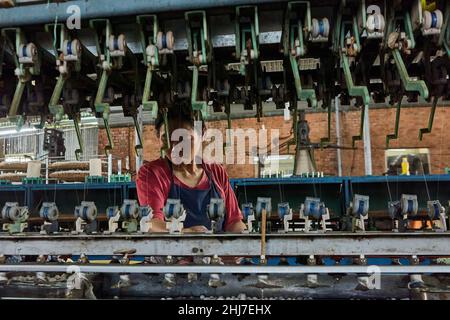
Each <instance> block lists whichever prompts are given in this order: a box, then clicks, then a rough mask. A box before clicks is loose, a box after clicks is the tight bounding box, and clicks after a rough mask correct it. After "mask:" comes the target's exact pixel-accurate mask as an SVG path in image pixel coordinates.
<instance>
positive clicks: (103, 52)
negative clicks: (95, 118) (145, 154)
mask: <svg viewBox="0 0 450 320" xmlns="http://www.w3.org/2000/svg"><path fill="white" fill-rule="evenodd" d="M89 24H90V27H91V28H92V29H94V30H95V31H96V33H95V42H96V46H97V54H98V57H99V59H100V63H102V75H101V78H100V83H99V86H98V90H97V94H96V96H95V101H94V107H95V111H96V112H97V113H100V114H101V115H102V118H103V123H104V125H105V129H106V135H107V138H108V145H106V146H105V153H106V155H109V153H110V152H111V150H112V148H113V147H114V143H113V141H112V136H111V129H110V127H109V114H110V105H109V103H107V102H104V101H103V99H104V97H105V92H106V87H107V84H108V78H109V75H110V73H111V69H112V68H113V63H112V60H111V55H110V52H109V47H108V42H109V39H110V36H111V34H112V26H111V22H110V21H109V20H108V19H93V20H90V21H89ZM100 28H102V29H101V30H102V31H103V32H104V36H105V41H104V42H105V43H103V48H102V43H101V41H100V37H99V33H98V31H99V29H100ZM102 58H103V59H102ZM119 59H121V58H119ZM119 65H121V60H120V62H119Z"/></svg>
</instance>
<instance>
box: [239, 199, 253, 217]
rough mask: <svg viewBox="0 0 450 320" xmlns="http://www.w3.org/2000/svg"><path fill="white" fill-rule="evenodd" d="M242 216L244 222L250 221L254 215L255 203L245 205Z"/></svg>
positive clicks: (243, 205)
mask: <svg viewBox="0 0 450 320" xmlns="http://www.w3.org/2000/svg"><path fill="white" fill-rule="evenodd" d="M241 211H242V215H243V216H244V220H248V217H249V216H251V215H253V214H254V211H253V203H251V202H249V203H243V204H242V207H241Z"/></svg>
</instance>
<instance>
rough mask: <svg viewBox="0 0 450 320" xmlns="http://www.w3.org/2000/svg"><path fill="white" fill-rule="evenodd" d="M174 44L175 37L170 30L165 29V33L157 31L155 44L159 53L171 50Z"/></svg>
mask: <svg viewBox="0 0 450 320" xmlns="http://www.w3.org/2000/svg"><path fill="white" fill-rule="evenodd" d="M174 44H175V38H174V36H173V32H172V31H167V32H166V33H163V32H162V31H159V32H158V34H157V35H156V46H157V47H158V49H159V51H160V52H161V53H164V51H166V52H172V51H173V48H174Z"/></svg>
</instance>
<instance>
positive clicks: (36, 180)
mask: <svg viewBox="0 0 450 320" xmlns="http://www.w3.org/2000/svg"><path fill="white" fill-rule="evenodd" d="M22 184H44V179H42V178H23V179H22Z"/></svg>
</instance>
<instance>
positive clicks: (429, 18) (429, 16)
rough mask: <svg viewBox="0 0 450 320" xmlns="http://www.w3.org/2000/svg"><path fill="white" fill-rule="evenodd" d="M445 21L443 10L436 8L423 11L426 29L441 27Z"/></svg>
mask: <svg viewBox="0 0 450 320" xmlns="http://www.w3.org/2000/svg"><path fill="white" fill-rule="evenodd" d="M433 15H434V19H435V20H436V22H435V25H434V26H433V20H434V19H433ZM443 21H444V17H443V15H442V11H441V10H435V11H433V12H430V11H426V10H425V11H424V12H423V28H424V29H426V30H429V29H432V28H433V29H441V28H442V24H443Z"/></svg>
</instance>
